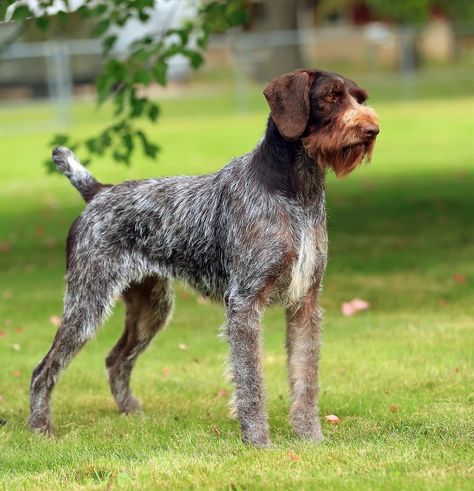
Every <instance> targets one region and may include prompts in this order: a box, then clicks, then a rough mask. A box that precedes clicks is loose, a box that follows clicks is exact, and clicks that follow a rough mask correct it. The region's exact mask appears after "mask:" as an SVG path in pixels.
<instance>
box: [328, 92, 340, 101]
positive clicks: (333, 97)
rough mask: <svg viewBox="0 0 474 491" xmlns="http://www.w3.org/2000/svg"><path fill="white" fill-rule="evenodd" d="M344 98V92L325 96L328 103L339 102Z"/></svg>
mask: <svg viewBox="0 0 474 491" xmlns="http://www.w3.org/2000/svg"><path fill="white" fill-rule="evenodd" d="M341 96H342V92H331V93H330V94H327V95H326V96H324V100H325V101H326V102H337V101H338V100H339V99H340V98H341Z"/></svg>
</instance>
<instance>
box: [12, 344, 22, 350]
mask: <svg viewBox="0 0 474 491" xmlns="http://www.w3.org/2000/svg"><path fill="white" fill-rule="evenodd" d="M12 350H13V351H20V350H21V346H20V345H19V344H18V343H13V344H12Z"/></svg>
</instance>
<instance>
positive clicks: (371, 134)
mask: <svg viewBox="0 0 474 491" xmlns="http://www.w3.org/2000/svg"><path fill="white" fill-rule="evenodd" d="M379 132H380V129H379V127H378V126H377V125H376V124H368V125H367V126H366V127H365V128H364V133H365V136H366V137H367V138H375V137H376V136H377V135H378V134H379Z"/></svg>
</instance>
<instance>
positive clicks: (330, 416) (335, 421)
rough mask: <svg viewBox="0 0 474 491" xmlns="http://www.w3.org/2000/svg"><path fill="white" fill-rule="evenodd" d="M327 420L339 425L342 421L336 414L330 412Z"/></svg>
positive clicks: (331, 423)
mask: <svg viewBox="0 0 474 491" xmlns="http://www.w3.org/2000/svg"><path fill="white" fill-rule="evenodd" d="M326 421H327V422H328V423H329V424H330V425H338V424H339V423H340V422H341V420H340V419H339V418H338V417H337V416H336V415H335V414H328V415H327V416H326Z"/></svg>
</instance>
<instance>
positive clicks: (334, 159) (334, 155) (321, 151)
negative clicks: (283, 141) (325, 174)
mask: <svg viewBox="0 0 474 491" xmlns="http://www.w3.org/2000/svg"><path fill="white" fill-rule="evenodd" d="M303 143H304V147H305V149H306V151H307V152H308V154H309V155H310V156H311V157H313V158H314V159H315V161H316V162H317V164H319V165H320V166H321V167H323V168H327V167H329V168H331V169H332V170H333V171H334V173H335V174H336V176H337V177H338V178H340V177H345V176H347V175H348V174H350V173H351V172H352V171H353V170H354V169H356V168H357V167H358V166H359V165H361V164H362V163H364V162H370V159H371V157H372V152H373V150H374V146H375V140H372V141H370V142H363V143H362V142H361V143H357V144H354V145H347V146H342V145H341V146H339V147H338V148H337V147H332V146H329V145H328V146H326V145H321V143H323V142H321V141H320V140H319V139H312V138H307V139H306V140H305V141H304V142H303Z"/></svg>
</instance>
